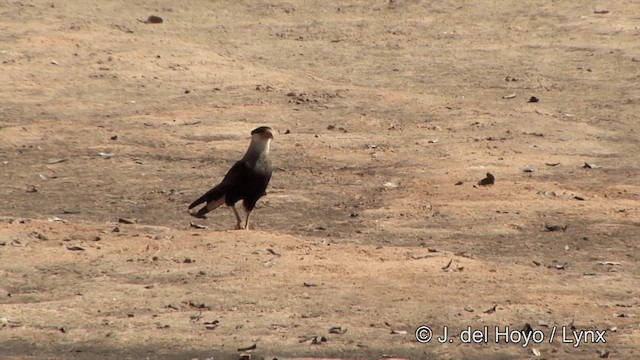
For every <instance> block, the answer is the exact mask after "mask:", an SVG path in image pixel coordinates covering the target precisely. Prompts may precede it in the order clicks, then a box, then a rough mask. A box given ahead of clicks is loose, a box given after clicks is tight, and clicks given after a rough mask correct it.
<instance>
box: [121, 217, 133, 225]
mask: <svg viewBox="0 0 640 360" xmlns="http://www.w3.org/2000/svg"><path fill="white" fill-rule="evenodd" d="M118 222H119V223H121V224H127V225H131V224H133V223H134V221H133V220H129V219H125V218H118Z"/></svg>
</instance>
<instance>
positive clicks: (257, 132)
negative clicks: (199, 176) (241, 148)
mask: <svg viewBox="0 0 640 360" xmlns="http://www.w3.org/2000/svg"><path fill="white" fill-rule="evenodd" d="M271 140H273V130H272V129H271V128H270V127H268V126H260V127H258V128H256V129H254V130H253V131H251V143H250V144H249V148H248V149H247V152H246V153H245V154H244V156H243V157H242V159H240V160H239V161H238V162H236V163H235V164H234V165H233V166H232V167H231V169H229V171H228V172H227V174H226V175H225V176H224V178H223V179H222V181H221V182H220V183H219V184H218V185H216V186H214V187H213V188H212V189H211V190H209V191H207V192H206V193H205V194H204V195H202V196H200V197H199V198H198V199H197V200H196V201H194V202H192V203H191V205H189V214H190V215H191V216H194V217H197V218H206V216H205V215H206V214H207V213H208V212H210V211H213V210H214V209H216V208H218V207H219V206H221V205H222V204H225V205H227V206H229V207H231V209H232V210H233V213H234V214H235V215H236V220H237V221H238V223H237V225H236V229H245V230H249V216H250V215H251V211H252V210H253V209H254V207H255V206H256V203H257V202H258V200H259V199H260V198H261V197H262V196H264V195H266V189H267V186H268V185H269V180H271V174H272V173H273V166H272V165H271V159H270V158H269V145H270V143H271ZM240 200H242V206H243V208H244V210H245V213H246V217H245V220H244V224H243V223H242V219H241V218H240V214H239V213H238V210H237V209H236V206H235V204H236V203H237V202H238V201H240ZM202 203H206V204H205V205H204V206H203V207H202V208H200V210H198V211H197V212H193V211H191V209H193V208H195V207H196V206H198V205H200V204H202Z"/></svg>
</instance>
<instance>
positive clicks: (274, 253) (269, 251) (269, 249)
mask: <svg viewBox="0 0 640 360" xmlns="http://www.w3.org/2000/svg"><path fill="white" fill-rule="evenodd" d="M267 252H268V253H269V254H271V255H274V256H282V255H280V253H278V252H276V251H275V250H273V249H272V248H267Z"/></svg>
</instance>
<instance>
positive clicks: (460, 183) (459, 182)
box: [454, 181, 464, 185]
mask: <svg viewBox="0 0 640 360" xmlns="http://www.w3.org/2000/svg"><path fill="white" fill-rule="evenodd" d="M462 184H464V182H463V181H458V182H457V183H455V184H454V185H462Z"/></svg>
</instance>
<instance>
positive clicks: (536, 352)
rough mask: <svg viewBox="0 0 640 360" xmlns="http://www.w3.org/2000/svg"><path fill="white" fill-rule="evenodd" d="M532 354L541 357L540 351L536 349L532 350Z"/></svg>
mask: <svg viewBox="0 0 640 360" xmlns="http://www.w3.org/2000/svg"><path fill="white" fill-rule="evenodd" d="M531 352H532V353H533V355H535V356H540V350H538V349H536V348H531Z"/></svg>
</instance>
